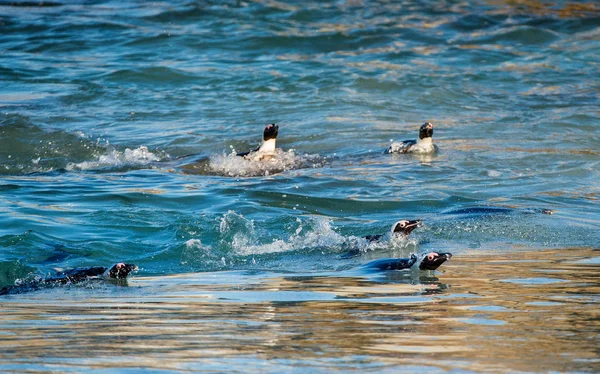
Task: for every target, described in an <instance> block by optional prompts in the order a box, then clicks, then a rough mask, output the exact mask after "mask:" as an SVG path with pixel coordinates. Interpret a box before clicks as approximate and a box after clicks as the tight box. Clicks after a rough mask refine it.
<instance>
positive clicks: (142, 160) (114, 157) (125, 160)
mask: <svg viewBox="0 0 600 374" xmlns="http://www.w3.org/2000/svg"><path fill="white" fill-rule="evenodd" d="M156 161H160V157H159V156H157V155H155V154H154V153H152V152H150V151H149V150H148V147H146V146H141V147H139V148H135V149H129V148H126V149H125V151H123V152H120V151H118V150H116V149H111V150H109V151H107V152H106V153H104V154H101V155H98V156H97V159H96V160H95V161H83V162H79V163H72V162H71V163H69V164H67V166H66V169H67V170H69V171H73V170H93V169H99V168H105V167H119V166H123V165H146V164H149V163H151V162H156Z"/></svg>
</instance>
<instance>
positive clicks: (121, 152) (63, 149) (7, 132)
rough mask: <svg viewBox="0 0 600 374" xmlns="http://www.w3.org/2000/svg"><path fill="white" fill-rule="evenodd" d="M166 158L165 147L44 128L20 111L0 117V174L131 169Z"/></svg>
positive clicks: (167, 156)
mask: <svg viewBox="0 0 600 374" xmlns="http://www.w3.org/2000/svg"><path fill="white" fill-rule="evenodd" d="M166 159H170V156H169V155H168V154H167V153H166V152H164V151H160V150H153V151H150V150H149V149H148V148H147V147H146V146H143V145H142V146H139V147H137V148H127V147H125V148H124V147H118V146H113V145H111V144H110V142H109V141H108V140H106V139H101V138H95V139H94V137H92V136H91V135H87V134H85V133H84V132H82V131H71V132H69V131H63V130H60V129H47V128H42V127H41V126H38V125H36V124H33V123H32V122H31V121H30V120H29V119H28V118H27V117H24V116H20V115H6V116H5V117H4V118H3V119H2V120H0V175H2V174H4V175H25V174H32V173H48V172H54V171H65V170H66V171H76V170H83V171H88V170H99V171H106V170H115V169H122V168H126V169H131V168H140V167H147V166H148V165H151V164H152V163H154V162H158V161H161V160H166Z"/></svg>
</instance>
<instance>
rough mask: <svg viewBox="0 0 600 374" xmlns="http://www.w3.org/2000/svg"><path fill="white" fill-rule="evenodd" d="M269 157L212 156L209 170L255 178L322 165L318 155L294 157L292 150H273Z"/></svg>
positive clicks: (229, 175)
mask: <svg viewBox="0 0 600 374" xmlns="http://www.w3.org/2000/svg"><path fill="white" fill-rule="evenodd" d="M268 155H269V157H257V158H253V157H248V158H247V157H239V156H237V155H236V152H235V151H233V152H232V153H230V154H228V155H226V154H223V155H217V156H212V157H211V158H210V160H209V169H210V170H211V171H212V172H213V173H215V174H217V175H224V176H228V177H256V176H267V175H272V174H276V173H281V172H283V171H286V170H294V169H301V168H309V167H321V166H323V164H324V160H323V158H322V157H320V156H318V155H306V154H305V155H296V154H295V152H294V150H293V149H291V150H288V151H283V150H281V149H279V148H278V149H275V151H273V152H269V153H268Z"/></svg>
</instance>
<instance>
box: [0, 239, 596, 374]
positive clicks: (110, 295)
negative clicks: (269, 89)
mask: <svg viewBox="0 0 600 374" xmlns="http://www.w3.org/2000/svg"><path fill="white" fill-rule="evenodd" d="M599 259H600V256H599V252H598V251H594V250H592V249H586V248H567V249H560V250H538V251H513V252H511V253H495V252H483V251H481V252H469V253H462V254H458V255H456V256H455V257H454V258H453V259H452V261H451V262H450V263H448V264H445V265H444V267H443V272H438V273H436V274H435V276H434V275H433V274H426V273H416V272H415V273H406V272H404V273H403V272H388V273H382V274H375V275H372V274H371V275H368V274H362V273H356V272H346V273H333V274H325V275H314V276H311V275H304V276H299V275H286V276H281V275H277V276H275V275H269V274H266V275H265V274H262V275H248V274H241V273H198V274H185V275H177V276H168V277H152V278H149V277H146V278H144V277H134V278H132V280H131V281H130V284H129V285H130V287H115V286H112V285H106V286H101V287H99V288H96V289H92V288H80V287H78V288H70V289H53V290H45V291H40V292H35V293H30V294H24V295H14V296H10V297H3V298H2V299H0V310H1V314H0V367H1V368H3V371H16V372H19V371H22V370H23V369H24V368H33V369H35V370H58V371H62V370H83V369H85V368H91V369H100V368H153V369H165V370H184V371H187V370H195V369H196V370H197V369H199V368H210V369H211V370H216V371H227V372H231V371H248V370H250V369H258V368H261V370H266V371H269V370H271V371H277V370H278V369H281V368H282V367H299V366H310V367H315V368H319V369H321V370H327V369H333V368H337V369H348V368H361V369H370V370H373V369H377V370H379V369H381V368H388V369H393V370H394V371H402V370H403V369H404V370H405V371H414V370H417V369H418V370H433V369H441V370H452V369H454V370H473V371H479V372H506V371H529V372H532V371H533V372H535V371H550V370H552V371H598V370H600V355H599V347H600V344H599V343H600V342H599V340H600V312H599V310H598V304H599V302H600V272H599V270H600V261H599ZM423 368H425V369H423Z"/></svg>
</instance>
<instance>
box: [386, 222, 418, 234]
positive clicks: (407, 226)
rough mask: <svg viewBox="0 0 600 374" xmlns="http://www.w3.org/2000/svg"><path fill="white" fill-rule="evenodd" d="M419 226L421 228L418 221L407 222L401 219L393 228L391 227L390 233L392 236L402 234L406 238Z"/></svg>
mask: <svg viewBox="0 0 600 374" xmlns="http://www.w3.org/2000/svg"><path fill="white" fill-rule="evenodd" d="M419 226H421V220H420V219H417V220H414V221H409V220H407V219H403V220H400V221H398V222H396V223H394V226H392V233H393V234H403V235H405V236H408V235H410V233H411V232H413V230H414V229H416V228H417V227H419Z"/></svg>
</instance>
